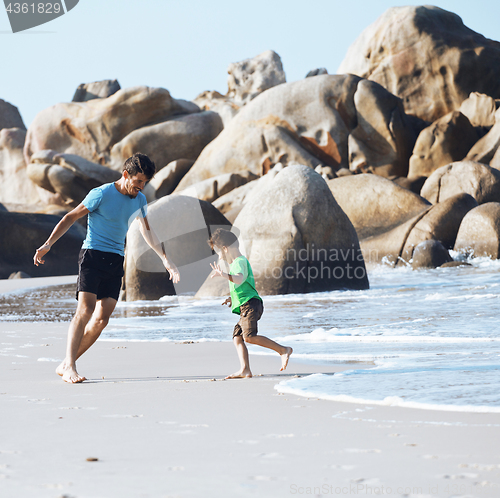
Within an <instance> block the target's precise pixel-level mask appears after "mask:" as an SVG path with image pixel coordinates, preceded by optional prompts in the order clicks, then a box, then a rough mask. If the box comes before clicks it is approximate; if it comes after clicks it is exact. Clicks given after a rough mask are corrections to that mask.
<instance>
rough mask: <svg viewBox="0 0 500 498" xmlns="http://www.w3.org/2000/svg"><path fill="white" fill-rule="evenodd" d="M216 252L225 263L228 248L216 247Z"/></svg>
mask: <svg viewBox="0 0 500 498" xmlns="http://www.w3.org/2000/svg"><path fill="white" fill-rule="evenodd" d="M214 251H215V253H216V254H217V256H219V258H220V259H223V260H224V261H225V260H226V252H227V248H226V246H222V247H218V246H215V245H214Z"/></svg>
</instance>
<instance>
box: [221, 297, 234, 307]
mask: <svg viewBox="0 0 500 498" xmlns="http://www.w3.org/2000/svg"><path fill="white" fill-rule="evenodd" d="M225 304H227V305H228V306H229V307H231V306H232V305H233V302H232V301H231V297H228V298H227V299H226V300H225V301H224V302H223V303H222V306H224V305H225Z"/></svg>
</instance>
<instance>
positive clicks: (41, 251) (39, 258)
mask: <svg viewBox="0 0 500 498" xmlns="http://www.w3.org/2000/svg"><path fill="white" fill-rule="evenodd" d="M49 251H50V244H47V242H46V243H45V244H44V245H43V246H41V247H39V248H38V249H37V250H36V253H35V256H34V257H33V263H35V266H38V265H43V264H44V263H45V261H44V260H43V257H44V256H45V255H46V254H47V253H48V252H49Z"/></svg>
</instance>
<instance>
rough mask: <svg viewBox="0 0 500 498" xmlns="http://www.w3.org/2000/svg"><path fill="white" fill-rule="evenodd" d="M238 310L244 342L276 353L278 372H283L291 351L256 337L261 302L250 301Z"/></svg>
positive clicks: (264, 338)
mask: <svg viewBox="0 0 500 498" xmlns="http://www.w3.org/2000/svg"><path fill="white" fill-rule="evenodd" d="M240 308H241V313H242V318H241V319H240V323H241V328H242V335H243V338H244V340H245V342H248V343H249V344H256V345H257V346H262V347H263V348H268V349H272V350H273V351H276V352H277V353H278V354H279V355H280V356H281V368H280V372H281V371H283V370H285V368H286V367H287V365H288V359H289V358H290V355H291V354H292V353H293V349H292V348H289V347H287V346H282V345H281V344H278V343H277V342H274V341H273V340H272V339H269V338H267V337H264V336H259V335H257V322H258V321H259V320H260V318H261V316H262V314H263V313H264V305H263V304H262V301H260V300H258V299H250V301H248V302H246V303H245V304H243V305H242V306H241V307H240Z"/></svg>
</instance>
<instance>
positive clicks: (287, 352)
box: [280, 348, 293, 372]
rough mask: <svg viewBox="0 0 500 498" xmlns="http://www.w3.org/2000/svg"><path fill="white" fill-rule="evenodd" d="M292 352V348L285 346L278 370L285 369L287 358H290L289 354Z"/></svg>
mask: <svg viewBox="0 0 500 498" xmlns="http://www.w3.org/2000/svg"><path fill="white" fill-rule="evenodd" d="M292 353H293V349H292V348H286V353H283V354H282V355H281V368H280V372H282V371H283V370H285V369H286V367H287V365H288V360H289V358H290V355H291V354H292Z"/></svg>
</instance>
